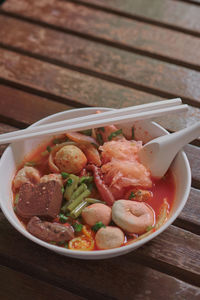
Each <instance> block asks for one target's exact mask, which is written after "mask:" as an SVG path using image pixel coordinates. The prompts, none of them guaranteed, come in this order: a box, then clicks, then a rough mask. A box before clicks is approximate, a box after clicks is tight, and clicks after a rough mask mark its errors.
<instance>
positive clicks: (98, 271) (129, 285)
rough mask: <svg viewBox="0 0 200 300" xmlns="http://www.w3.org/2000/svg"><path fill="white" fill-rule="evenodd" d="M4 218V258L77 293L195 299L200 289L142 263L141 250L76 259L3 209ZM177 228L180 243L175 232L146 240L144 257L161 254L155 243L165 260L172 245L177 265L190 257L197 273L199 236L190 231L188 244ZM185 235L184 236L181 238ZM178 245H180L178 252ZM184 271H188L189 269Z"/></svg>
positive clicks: (0, 243)
mask: <svg viewBox="0 0 200 300" xmlns="http://www.w3.org/2000/svg"><path fill="white" fill-rule="evenodd" d="M0 219H1V222H0V229H1V235H0V258H1V260H4V259H5V258H6V259H7V261H8V265H9V261H10V262H12V265H15V266H16V267H17V268H18V270H19V271H20V270H26V273H27V274H29V275H37V278H38V279H40V280H41V279H42V280H45V281H47V282H54V285H59V286H62V285H64V286H65V289H69V290H70V291H71V292H73V293H75V292H76V291H77V290H79V291H80V290H81V291H82V295H83V296H84V297H86V298H88V297H89V296H90V297H91V295H93V297H95V299H105V295H107V297H114V298H117V299H127V298H128V299H130V298H132V297H134V299H141V298H142V299H159V298H161V297H164V295H166V293H167V294H169V295H170V297H171V299H182V298H181V297H184V296H187V297H188V299H195V297H196V295H197V294H198V293H199V288H196V287H194V286H191V285H189V284H186V283H184V282H183V281H181V280H178V279H175V278H173V277H171V276H168V275H166V274H164V273H161V272H159V271H156V270H153V269H151V268H149V267H147V266H143V265H139V264H138V263H136V261H137V260H138V258H137V252H138V250H137V251H136V252H132V253H130V254H127V255H124V256H121V257H118V258H113V259H108V260H101V261H97V260H96V261H89V260H87V261H84V260H76V259H72V258H68V257H64V256H59V255H57V254H54V253H53V252H50V251H48V250H46V249H45V248H42V247H40V246H38V245H36V244H34V243H32V242H31V241H29V240H27V239H25V238H24V237H23V236H22V235H20V234H19V233H18V232H16V230H15V229H13V228H12V227H11V225H9V223H8V222H7V221H6V220H5V218H4V217H3V216H2V215H1V218H0ZM175 233H176V234H177V233H178V234H179V237H178V243H177V248H176V244H174V243H175V240H173V238H172V237H171V235H170V232H169V233H168V238H169V239H170V241H171V242H172V244H169V243H168V242H167V241H166V240H165V239H164V240H163V241H162V243H159V242H158V241H156V242H155V245H156V246H155V245H154V246H151V245H150V244H151V243H150V244H149V245H148V246H145V247H146V248H147V247H148V251H146V250H141V249H142V248H141V249H140V250H139V252H140V253H139V255H141V258H142V256H144V257H145V256H146V255H147V254H148V253H149V254H148V255H152V256H153V257H154V256H155V258H154V259H156V255H155V252H154V251H153V249H152V248H153V247H155V249H156V250H155V251H157V252H158V260H159V259H161V262H162V260H163V259H164V258H163V257H162V252H163V248H165V246H168V247H169V246H170V247H169V248H166V251H164V252H165V254H166V256H167V260H170V259H171V261H173V264H175V266H176V265H177V263H178V264H179V265H180V267H181V268H182V267H183V268H185V266H184V264H183V261H185V260H187V263H186V268H187V267H188V266H189V265H190V266H192V270H191V274H193V273H192V272H193V271H196V268H197V266H193V265H194V262H191V260H192V258H194V253H195V250H196V247H197V242H196V244H195V241H196V239H195V238H194V237H193V235H192V237H191V235H190V234H189V233H187V234H188V235H189V236H187V238H190V241H191V246H189V245H187V246H186V245H185V244H186V243H185V240H184V237H186V236H185V235H182V234H180V230H179V229H178V232H175ZM172 235H173V233H172ZM176 238H177V237H176V236H174V239H176ZM157 239H159V238H157ZM180 240H182V242H181V243H180ZM163 243H164V244H163ZM180 246H181V247H185V248H184V249H186V250H191V252H190V251H185V252H184V253H182V251H181V249H182V248H180V250H178V247H180ZM145 247H143V248H145ZM192 247H193V249H192ZM172 248H173V250H172ZM13 249H14V250H13ZM175 250H177V253H176V251H175ZM142 251H144V255H142ZM145 251H146V252H147V253H146V252H145ZM170 254H172V255H175V257H176V258H177V257H178V259H177V260H175V258H173V257H171V258H170ZM196 254H197V253H196ZM179 255H181V257H179ZM197 260H198V257H197ZM161 271H162V272H166V271H167V266H166V267H165V268H162V267H161ZM182 271H183V272H184V270H182ZM193 275H194V274H193ZM77 278H78V280H77ZM116 283H117V284H116ZM158 286H162V288H158ZM150 297H151V298H150ZM169 299H170V298H169Z"/></svg>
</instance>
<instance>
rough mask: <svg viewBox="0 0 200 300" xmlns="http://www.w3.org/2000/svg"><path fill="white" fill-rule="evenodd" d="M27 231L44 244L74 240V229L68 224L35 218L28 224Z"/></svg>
mask: <svg viewBox="0 0 200 300" xmlns="http://www.w3.org/2000/svg"><path fill="white" fill-rule="evenodd" d="M27 230H28V231H29V232H30V233H31V234H32V235H34V236H36V237H37V238H39V239H41V240H43V241H45V242H56V243H57V242H67V241H69V240H71V239H73V238H74V229H73V227H72V226H71V225H70V224H65V225H62V224H58V223H51V222H47V221H41V220H40V219H39V218H38V217H36V216H35V217H32V218H31V219H30V221H29V222H28V224H27Z"/></svg>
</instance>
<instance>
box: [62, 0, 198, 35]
mask: <svg viewBox="0 0 200 300" xmlns="http://www.w3.org/2000/svg"><path fill="white" fill-rule="evenodd" d="M60 1H64V2H71V3H73V4H75V3H76V4H79V5H82V6H85V7H88V8H92V9H97V10H100V11H103V12H107V13H112V14H114V15H117V16H121V17H125V18H129V19H132V20H136V21H138V22H142V23H146V24H151V25H155V26H158V27H162V28H166V29H170V30H175V31H177V32H182V33H185V34H189V35H192V36H195V37H200V32H198V31H194V30H190V29H188V28H187V29H186V28H183V27H180V26H176V25H172V24H169V23H168V24H166V23H163V22H161V21H158V20H153V19H150V18H148V17H145V16H139V15H136V14H134V13H129V12H125V11H119V10H117V9H115V8H111V7H105V6H103V5H98V4H96V3H91V2H85V1H82V0H76V1H73V0H60ZM161 1H162V0H161ZM183 2H185V1H183ZM172 4H173V3H172ZM195 4H196V3H195Z"/></svg>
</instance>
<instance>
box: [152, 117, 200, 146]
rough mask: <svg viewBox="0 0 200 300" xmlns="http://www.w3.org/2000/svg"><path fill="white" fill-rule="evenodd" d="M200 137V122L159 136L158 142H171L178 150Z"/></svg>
mask: <svg viewBox="0 0 200 300" xmlns="http://www.w3.org/2000/svg"><path fill="white" fill-rule="evenodd" d="M198 137H200V122H197V123H195V124H194V125H192V126H190V127H187V128H184V129H182V130H180V131H177V132H175V133H172V134H169V135H167V136H166V135H165V136H163V137H161V138H158V139H159V141H158V140H157V142H159V143H164V144H165V145H166V144H168V145H169V144H171V147H172V150H173V151H178V150H180V149H181V148H183V146H185V145H187V144H188V143H190V142H191V141H193V140H194V139H196V138H198ZM155 141H156V140H155Z"/></svg>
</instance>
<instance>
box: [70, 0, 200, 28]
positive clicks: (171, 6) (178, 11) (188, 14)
mask: <svg viewBox="0 0 200 300" xmlns="http://www.w3.org/2000/svg"><path fill="white" fill-rule="evenodd" d="M74 2H76V1H74ZM78 2H80V3H90V4H97V5H98V6H100V7H105V8H109V9H112V10H113V11H116V12H120V14H122V13H125V14H127V15H129V16H133V17H136V18H138V19H139V20H143V21H147V22H148V21H149V22H151V23H155V24H157V25H159V26H162V25H163V26H164V25H165V26H168V27H170V28H173V29H175V30H176V29H177V30H182V31H186V32H191V33H196V34H199V33H200V23H199V15H200V8H199V7H197V6H196V5H191V4H190V3H184V2H179V1H174V0H170V1H166V0H164V1H160V0H151V1H149V0H134V1H132V0H125V1H124V0H110V1H106V0H83V1H78Z"/></svg>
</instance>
